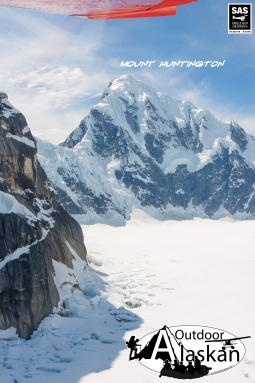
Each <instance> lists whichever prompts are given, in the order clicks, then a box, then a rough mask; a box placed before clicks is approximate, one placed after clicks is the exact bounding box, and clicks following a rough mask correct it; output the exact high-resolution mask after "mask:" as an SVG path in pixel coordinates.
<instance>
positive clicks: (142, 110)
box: [38, 76, 255, 219]
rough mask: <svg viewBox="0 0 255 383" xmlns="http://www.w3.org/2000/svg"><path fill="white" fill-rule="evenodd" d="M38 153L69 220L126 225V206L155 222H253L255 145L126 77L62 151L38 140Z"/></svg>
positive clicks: (229, 125) (227, 125) (237, 130)
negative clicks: (87, 218)
mask: <svg viewBox="0 0 255 383" xmlns="http://www.w3.org/2000/svg"><path fill="white" fill-rule="evenodd" d="M38 152H39V160H40V162H41V164H42V166H43V168H44V169H45V171H46V173H47V174H48V177H49V180H50V183H51V186H52V188H53V189H54V191H55V195H56V198H57V199H58V200H59V201H61V203H62V204H63V205H64V206H65V208H66V209H67V210H68V211H69V212H70V213H72V214H81V213H83V214H85V215H87V216H89V215H90V214H92V213H95V214H96V215H97V217H98V216H101V217H102V216H103V217H107V218H109V217H116V216H122V217H124V218H128V217H129V213H130V212H131V210H132V207H133V206H137V207H139V208H141V209H143V210H146V211H147V212H149V213H151V214H153V215H156V216H161V218H162V217H163V218H167V217H168V218H173V217H180V218H188V217H192V216H200V217H211V218H218V217H222V216H226V215H229V216H233V217H236V218H238V219H246V218H253V217H254V214H255V166H254V164H255V138H254V137H253V136H251V135H249V134H247V133H246V132H245V131H244V129H243V128H242V127H240V126H239V125H238V124H237V123H235V122H234V121H230V122H221V121H219V120H217V119H216V118H215V117H214V116H213V115H212V114H211V113H210V112H209V111H207V110H205V109H203V108H198V107H196V106H195V105H193V104H192V103H191V102H189V101H182V100H176V99H174V98H172V97H170V96H168V95H167V94H163V93H160V92H157V91H156V90H155V89H153V88H152V87H150V86H149V85H147V84H145V83H143V82H141V81H137V80H135V79H134V78H132V77H131V76H120V77H118V78H116V79H115V80H114V81H112V82H111V83H110V84H109V87H108V88H107V89H106V90H105V91H104V92H103V94H102V97H101V99H100V100H99V101H98V103H97V104H96V105H95V106H94V107H93V108H92V109H91V111H90V113H89V114H88V116H86V117H85V118H84V119H83V120H82V121H81V123H80V125H79V126H78V127H77V128H76V129H75V130H74V131H73V132H72V133H71V134H70V136H69V137H68V138H67V139H66V141H65V142H64V143H63V144H61V145H58V146H54V145H52V144H50V143H47V142H42V141H40V140H39V141H38ZM51 163H54V164H55V168H54V169H52V166H51Z"/></svg>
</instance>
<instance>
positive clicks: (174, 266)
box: [0, 210, 255, 383]
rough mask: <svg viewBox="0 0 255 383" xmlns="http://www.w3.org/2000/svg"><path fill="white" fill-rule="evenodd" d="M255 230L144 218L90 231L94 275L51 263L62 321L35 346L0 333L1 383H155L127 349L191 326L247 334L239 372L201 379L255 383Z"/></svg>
mask: <svg viewBox="0 0 255 383" xmlns="http://www.w3.org/2000/svg"><path fill="white" fill-rule="evenodd" d="M254 227H255V222H254V221H235V220H233V219H231V218H225V219H221V220H218V221H216V220H215V221H214V220H209V219H201V218H196V219H194V220H185V221H176V220H172V221H159V220H156V219H154V218H152V217H150V216H149V215H146V213H145V212H142V211H140V210H135V211H134V212H133V214H132V219H131V221H129V222H128V223H127V224H126V226H121V227H114V226H110V225H106V224H95V225H83V232H84V237H85V244H86V247H87V249H88V260H89V266H86V265H85V264H83V265H82V264H80V263H79V262H78V261H79V260H78V259H76V258H75V257H74V262H73V263H74V269H73V270H71V269H69V271H68V270H66V266H64V265H61V264H58V265H55V263H54V267H55V273H56V275H55V281H56V283H58V284H59V286H58V288H59V291H60V293H61V296H63V297H67V298H65V300H64V305H63V307H62V316H60V315H58V314H56V313H55V314H52V315H51V316H49V317H47V318H45V319H44V321H43V322H42V323H41V325H40V327H39V329H38V330H37V331H36V332H35V333H34V334H33V336H32V339H31V340H28V341H25V340H22V339H20V338H18V337H17V336H16V335H15V330H14V329H9V330H7V331H0V339H1V340H0V361H1V365H0V381H1V383H2V382H3V383H17V382H18V383H24V382H37V383H87V382H88V383H99V382H100V383H101V382H109V383H117V382H120V381H121V382H125V383H130V381H132V382H139V383H155V382H156V381H157V380H158V379H159V377H158V374H157V373H156V372H154V371H152V370H149V369H147V368H145V367H144V366H143V365H142V364H140V363H139V362H138V361H136V360H133V361H129V360H128V357H129V350H128V349H127V348H126V345H125V341H127V340H129V338H130V336H131V335H135V337H136V338H139V339H140V338H141V337H143V336H144V335H146V334H148V333H149V332H152V331H154V330H157V329H159V328H161V327H163V326H164V325H167V326H178V325H185V324H186V325H203V326H209V327H214V328H218V329H221V330H225V331H226V332H229V333H232V334H234V335H235V336H237V337H241V336H249V335H250V336H251V339H245V340H244V344H245V347H246V356H245V358H244V360H243V361H242V362H241V363H239V364H238V365H237V366H236V367H234V368H232V369H230V370H228V371H225V372H224V373H221V374H216V375H212V376H207V377H205V378H203V379H206V380H207V381H208V383H210V382H212V383H221V382H224V383H252V382H255V301H254V292H255V282H254V281H255V252H254V244H255V230H254ZM78 266H79V270H80V271H79V276H78V283H77V284H75V280H77V278H76V274H77V271H76V269H77V267H78ZM75 273H76V274H75ZM63 299H64V298H63ZM67 315H69V316H67ZM160 379H161V380H163V381H166V382H167V381H169V380H168V379H169V378H168V377H164V376H163V377H161V378H160ZM203 381H204V380H203Z"/></svg>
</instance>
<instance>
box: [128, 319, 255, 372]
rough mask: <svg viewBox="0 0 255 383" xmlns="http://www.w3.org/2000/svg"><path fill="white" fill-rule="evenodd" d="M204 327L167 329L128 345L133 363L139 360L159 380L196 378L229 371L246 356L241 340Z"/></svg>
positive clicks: (165, 327) (154, 332) (173, 327)
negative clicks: (165, 377) (166, 378)
mask: <svg viewBox="0 0 255 383" xmlns="http://www.w3.org/2000/svg"><path fill="white" fill-rule="evenodd" d="M245 338H250V336H242V337H236V336H235V335H233V334H230V333H228V332H226V331H223V330H218V329H216V328H212V327H204V326H172V327H167V326H164V327H162V328H161V329H159V330H156V331H153V332H151V333H150V334H148V335H145V336H144V337H143V338H141V339H136V338H135V336H134V335H133V336H131V338H130V339H129V341H128V342H126V344H127V347H128V348H129V360H138V361H139V362H140V363H141V364H143V365H144V366H145V367H147V368H149V369H151V370H154V371H156V372H158V373H159V377H161V376H168V377H170V378H176V379H196V378H202V377H203V376H205V375H212V374H216V373H219V372H223V371H226V370H228V369H229V368H232V367H234V366H235V365H236V364H238V363H239V362H240V361H241V360H242V359H243V357H244V355H245V347H244V345H243V343H242V341H241V339H245Z"/></svg>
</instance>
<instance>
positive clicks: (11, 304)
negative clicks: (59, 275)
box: [0, 92, 86, 338]
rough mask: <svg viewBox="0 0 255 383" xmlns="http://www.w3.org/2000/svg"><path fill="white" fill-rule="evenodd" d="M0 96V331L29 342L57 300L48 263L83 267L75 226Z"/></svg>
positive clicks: (23, 127) (20, 120) (25, 131)
mask: <svg viewBox="0 0 255 383" xmlns="http://www.w3.org/2000/svg"><path fill="white" fill-rule="evenodd" d="M1 95H2V96H3V97H0V102H1V103H0V329H7V328H9V327H11V326H13V327H16V328H17V332H18V334H19V335H20V336H21V337H23V338H29V337H30V335H31V334H32V332H33V331H34V330H35V329H36V328H37V327H38V325H39V324H40V322H41V320H42V319H43V318H44V317H45V316H47V315H49V314H50V313H52V312H53V310H54V307H56V306H57V304H58V301H59V293H58V289H57V287H56V285H55V283H54V268H53V263H52V260H56V261H58V262H61V263H64V264H65V265H67V267H69V268H72V260H73V255H72V253H71V251H70V248H71V249H73V250H74V251H75V252H76V253H77V254H78V255H79V257H80V258H81V259H82V260H84V262H86V248H85V246H84V242H83V234H82V231H81V228H80V226H79V224H78V223H77V222H76V221H75V220H74V219H73V218H72V217H71V216H70V215H69V214H68V213H67V212H66V211H65V210H64V209H63V208H62V206H61V205H60V204H59V203H58V202H57V201H56V200H55V198H54V197H53V194H52V192H51V191H50V188H49V186H48V180H47V177H46V175H45V172H44V171H43V169H42V168H41V166H40V163H39V162H38V161H37V148H36V141H35V139H34V137H33V135H32V134H31V132H30V129H29V127H28V126H27V122H26V119H25V117H24V116H23V115H22V114H21V113H20V112H19V111H18V110H17V109H15V108H13V106H12V105H11V104H10V102H9V101H8V99H7V97H4V96H7V95H6V94H5V93H4V92H1Z"/></svg>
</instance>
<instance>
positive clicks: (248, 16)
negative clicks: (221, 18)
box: [228, 3, 252, 33]
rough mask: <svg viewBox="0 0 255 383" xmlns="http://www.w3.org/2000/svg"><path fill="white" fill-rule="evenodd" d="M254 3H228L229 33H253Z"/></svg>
mask: <svg viewBox="0 0 255 383" xmlns="http://www.w3.org/2000/svg"><path fill="white" fill-rule="evenodd" d="M251 7H252V4H244V3H242V4H228V33H252V25H251V24H252V13H251V12H252V8H251Z"/></svg>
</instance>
